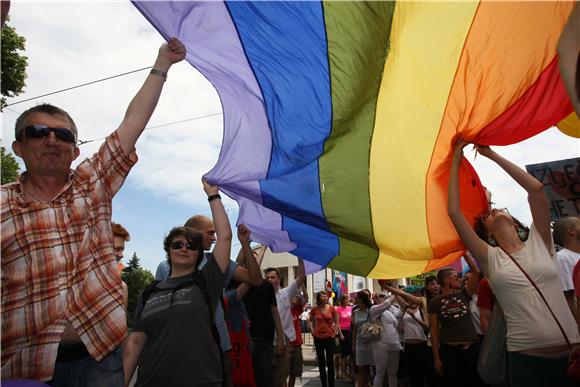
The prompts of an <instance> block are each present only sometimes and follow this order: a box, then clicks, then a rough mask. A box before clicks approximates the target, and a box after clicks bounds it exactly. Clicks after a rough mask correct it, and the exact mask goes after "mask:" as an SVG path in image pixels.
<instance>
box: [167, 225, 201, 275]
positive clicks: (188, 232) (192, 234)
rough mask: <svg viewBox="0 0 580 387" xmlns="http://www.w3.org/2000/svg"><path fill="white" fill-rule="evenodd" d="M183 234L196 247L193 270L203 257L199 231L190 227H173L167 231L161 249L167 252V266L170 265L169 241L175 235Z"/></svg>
mask: <svg viewBox="0 0 580 387" xmlns="http://www.w3.org/2000/svg"><path fill="white" fill-rule="evenodd" d="M178 236H183V237H185V239H187V242H189V243H192V244H193V245H195V246H196V247H197V262H196V263H195V270H197V268H198V267H199V264H200V263H201V260H202V259H203V235H202V234H201V232H199V231H196V230H194V229H192V228H190V227H183V226H181V227H174V228H172V229H171V231H169V233H168V234H167V236H166V237H165V239H164V240H163V250H165V253H166V254H167V261H168V262H169V266H170V267H171V266H172V263H171V258H170V255H169V251H170V250H171V242H172V241H173V239H175V237H178Z"/></svg>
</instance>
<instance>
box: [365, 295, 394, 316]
mask: <svg viewBox="0 0 580 387" xmlns="http://www.w3.org/2000/svg"><path fill="white" fill-rule="evenodd" d="M394 299H395V296H391V297H389V298H387V299H386V300H385V301H383V303H382V304H379V305H373V306H371V309H370V314H371V319H376V318H377V317H379V316H380V315H381V314H382V313H383V312H384V311H385V310H387V309H389V307H390V306H391V304H392V303H393V300H394Z"/></svg>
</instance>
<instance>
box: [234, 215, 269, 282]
mask: <svg viewBox="0 0 580 387" xmlns="http://www.w3.org/2000/svg"><path fill="white" fill-rule="evenodd" d="M238 240H239V241H240V243H241V245H242V253H241V257H242V259H241V261H242V262H239V263H240V266H238V267H237V268H236V271H235V272H234V275H233V278H234V279H235V280H236V281H239V282H246V283H248V284H250V285H252V286H258V285H260V284H261V283H262V273H261V272H260V267H259V266H258V264H257V263H256V259H255V258H254V252H253V251H252V248H251V247H250V229H248V228H247V227H246V226H245V225H243V224H240V225H239V226H238ZM238 257H239V256H238Z"/></svg>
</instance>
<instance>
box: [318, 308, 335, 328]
mask: <svg viewBox="0 0 580 387" xmlns="http://www.w3.org/2000/svg"><path fill="white" fill-rule="evenodd" d="M329 310H330V307H329ZM316 311H317V312H318V314H320V317H321V318H322V321H324V323H325V324H326V326H327V327H329V328H330V330H331V331H332V330H333V329H332V327H331V326H330V324H329V323H328V321H326V317H324V315H323V314H322V311H321V310H320V308H319V307H318V306H317V307H316ZM331 314H332V313H331Z"/></svg>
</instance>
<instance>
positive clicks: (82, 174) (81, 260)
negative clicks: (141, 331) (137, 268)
mask: <svg viewBox="0 0 580 387" xmlns="http://www.w3.org/2000/svg"><path fill="white" fill-rule="evenodd" d="M136 162H137V155H136V154H135V153H134V152H133V153H132V154H131V155H130V156H125V155H124V153H123V151H122V150H121V148H120V144H119V140H118V137H117V134H116V132H114V133H113V134H111V135H110V136H109V137H107V139H106V141H105V143H104V144H103V145H102V146H101V147H100V149H99V151H98V152H97V153H96V154H95V155H93V156H92V157H91V158H90V159H87V160H85V161H83V162H82V163H81V164H80V165H79V166H78V167H77V168H76V169H75V170H74V171H72V170H71V174H70V179H69V183H68V184H67V185H66V186H65V187H64V188H63V189H62V191H61V192H60V193H59V194H58V195H57V196H56V197H55V198H54V199H53V200H52V201H51V202H50V203H42V202H24V199H23V192H22V186H21V182H22V177H21V178H20V179H19V180H18V181H16V182H14V183H11V184H6V185H4V186H2V190H1V213H0V216H1V225H2V235H1V243H2V244H1V247H2V277H1V280H2V379H15V378H23V379H37V380H50V379H51V378H52V375H53V370H54V365H55V361H56V355H57V350H58V345H59V343H60V341H61V337H62V334H63V332H64V329H65V327H66V326H67V322H68V323H70V324H71V325H72V327H73V329H74V330H75V331H76V333H77V334H78V335H79V337H80V338H81V340H82V341H83V343H84V344H85V345H86V347H87V349H88V351H89V353H90V354H91V355H92V356H93V357H94V358H95V359H96V360H101V359H103V357H105V356H106V355H107V354H109V353H110V352H111V351H112V350H113V349H115V348H116V347H118V346H119V345H120V344H121V342H122V341H123V340H124V338H125V335H126V331H127V326H126V318H125V310H124V307H123V295H122V287H121V276H120V273H119V270H118V269H117V262H116V260H115V254H114V250H113V243H112V240H113V236H112V232H111V207H112V203H111V202H112V199H113V196H114V195H115V193H116V192H117V191H118V190H119V189H120V188H121V186H122V184H123V182H124V180H125V178H126V176H127V174H128V173H129V170H130V169H131V167H132V166H133V165H134V164H135V163H136ZM25 173H26V172H25ZM25 173H24V174H25ZM24 174H23V176H24Z"/></svg>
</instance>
